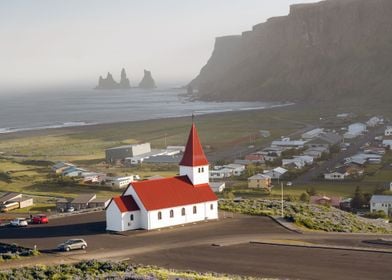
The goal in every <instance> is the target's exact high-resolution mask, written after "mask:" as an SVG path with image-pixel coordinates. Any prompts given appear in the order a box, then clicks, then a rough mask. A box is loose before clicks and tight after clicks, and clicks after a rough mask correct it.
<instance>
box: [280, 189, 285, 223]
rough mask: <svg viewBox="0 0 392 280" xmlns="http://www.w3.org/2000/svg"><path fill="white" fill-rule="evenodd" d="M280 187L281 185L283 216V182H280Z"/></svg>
mask: <svg viewBox="0 0 392 280" xmlns="http://www.w3.org/2000/svg"><path fill="white" fill-rule="evenodd" d="M280 187H281V190H282V218H284V213H283V182H282V183H280Z"/></svg>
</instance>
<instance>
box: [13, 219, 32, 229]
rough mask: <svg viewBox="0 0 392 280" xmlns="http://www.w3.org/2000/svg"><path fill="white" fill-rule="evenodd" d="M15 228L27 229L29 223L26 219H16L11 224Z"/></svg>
mask: <svg viewBox="0 0 392 280" xmlns="http://www.w3.org/2000/svg"><path fill="white" fill-rule="evenodd" d="M10 224H11V226H13V227H27V225H28V223H27V220H26V219H25V218H16V219H14V220H12V221H11V222H10Z"/></svg>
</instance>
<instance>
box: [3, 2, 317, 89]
mask: <svg viewBox="0 0 392 280" xmlns="http://www.w3.org/2000/svg"><path fill="white" fill-rule="evenodd" d="M309 2H317V1H309V0H279V1H276V0H264V1H260V0H245V1H236V0H216V1H211V0H198V1H180V0H168V1H158V0H155V1H153V0H148V1H96V0H94V1H93V0H84V1H78V0H67V1H65V0H64V1H51V0H36V1H20V0H14V1H2V2H1V3H0V38H1V44H0V61H1V67H0V77H1V79H0V93H1V92H8V91H19V90H33V89H34V90H39V89H43V88H53V87H69V88H72V87H88V88H92V87H93V86H95V84H96V82H97V79H98V77H99V76H100V75H102V76H106V73H107V72H111V73H112V74H113V76H114V78H115V79H117V80H118V79H119V76H120V71H121V68H123V67H124V68H125V69H126V71H127V74H128V77H129V78H130V81H131V86H136V85H137V84H138V83H139V81H140V79H141V78H142V75H143V69H148V70H151V71H152V74H153V76H154V78H155V79H156V81H157V84H158V86H181V85H183V84H185V83H187V82H189V81H190V80H191V79H192V78H194V77H195V76H196V75H197V74H198V72H199V71H200V69H201V67H202V66H203V65H204V64H205V63H206V61H207V60H208V58H209V57H210V55H211V52H212V49H213V45H214V40H215V37H218V36H224V35H232V34H240V33H241V32H242V31H244V30H249V29H251V28H252V26H253V25H255V24H257V23H260V22H263V21H265V20H266V19H267V18H269V17H272V16H279V15H285V14H288V11H289V5H290V4H294V3H309Z"/></svg>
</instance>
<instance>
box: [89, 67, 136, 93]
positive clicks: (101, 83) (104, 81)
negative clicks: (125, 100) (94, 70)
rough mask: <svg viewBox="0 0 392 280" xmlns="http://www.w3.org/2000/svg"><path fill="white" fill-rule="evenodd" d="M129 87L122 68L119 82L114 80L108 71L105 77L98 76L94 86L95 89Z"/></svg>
mask: <svg viewBox="0 0 392 280" xmlns="http://www.w3.org/2000/svg"><path fill="white" fill-rule="evenodd" d="M129 88H131V85H130V83H129V79H128V78H127V74H126V72H125V69H124V68H123V69H122V70H121V80H120V82H119V83H118V82H116V81H115V80H114V79H113V76H112V74H110V73H109V72H108V74H107V75H106V78H102V76H99V80H98V85H97V86H96V87H95V89H129Z"/></svg>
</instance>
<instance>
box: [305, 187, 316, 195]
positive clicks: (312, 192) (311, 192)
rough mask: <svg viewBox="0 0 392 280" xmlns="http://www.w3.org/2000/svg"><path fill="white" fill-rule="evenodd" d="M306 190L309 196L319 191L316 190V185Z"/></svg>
mask: <svg viewBox="0 0 392 280" xmlns="http://www.w3.org/2000/svg"><path fill="white" fill-rule="evenodd" d="M306 192H307V194H308V195H309V196H313V195H316V194H317V191H316V189H315V188H314V187H311V188H308V189H306Z"/></svg>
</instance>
